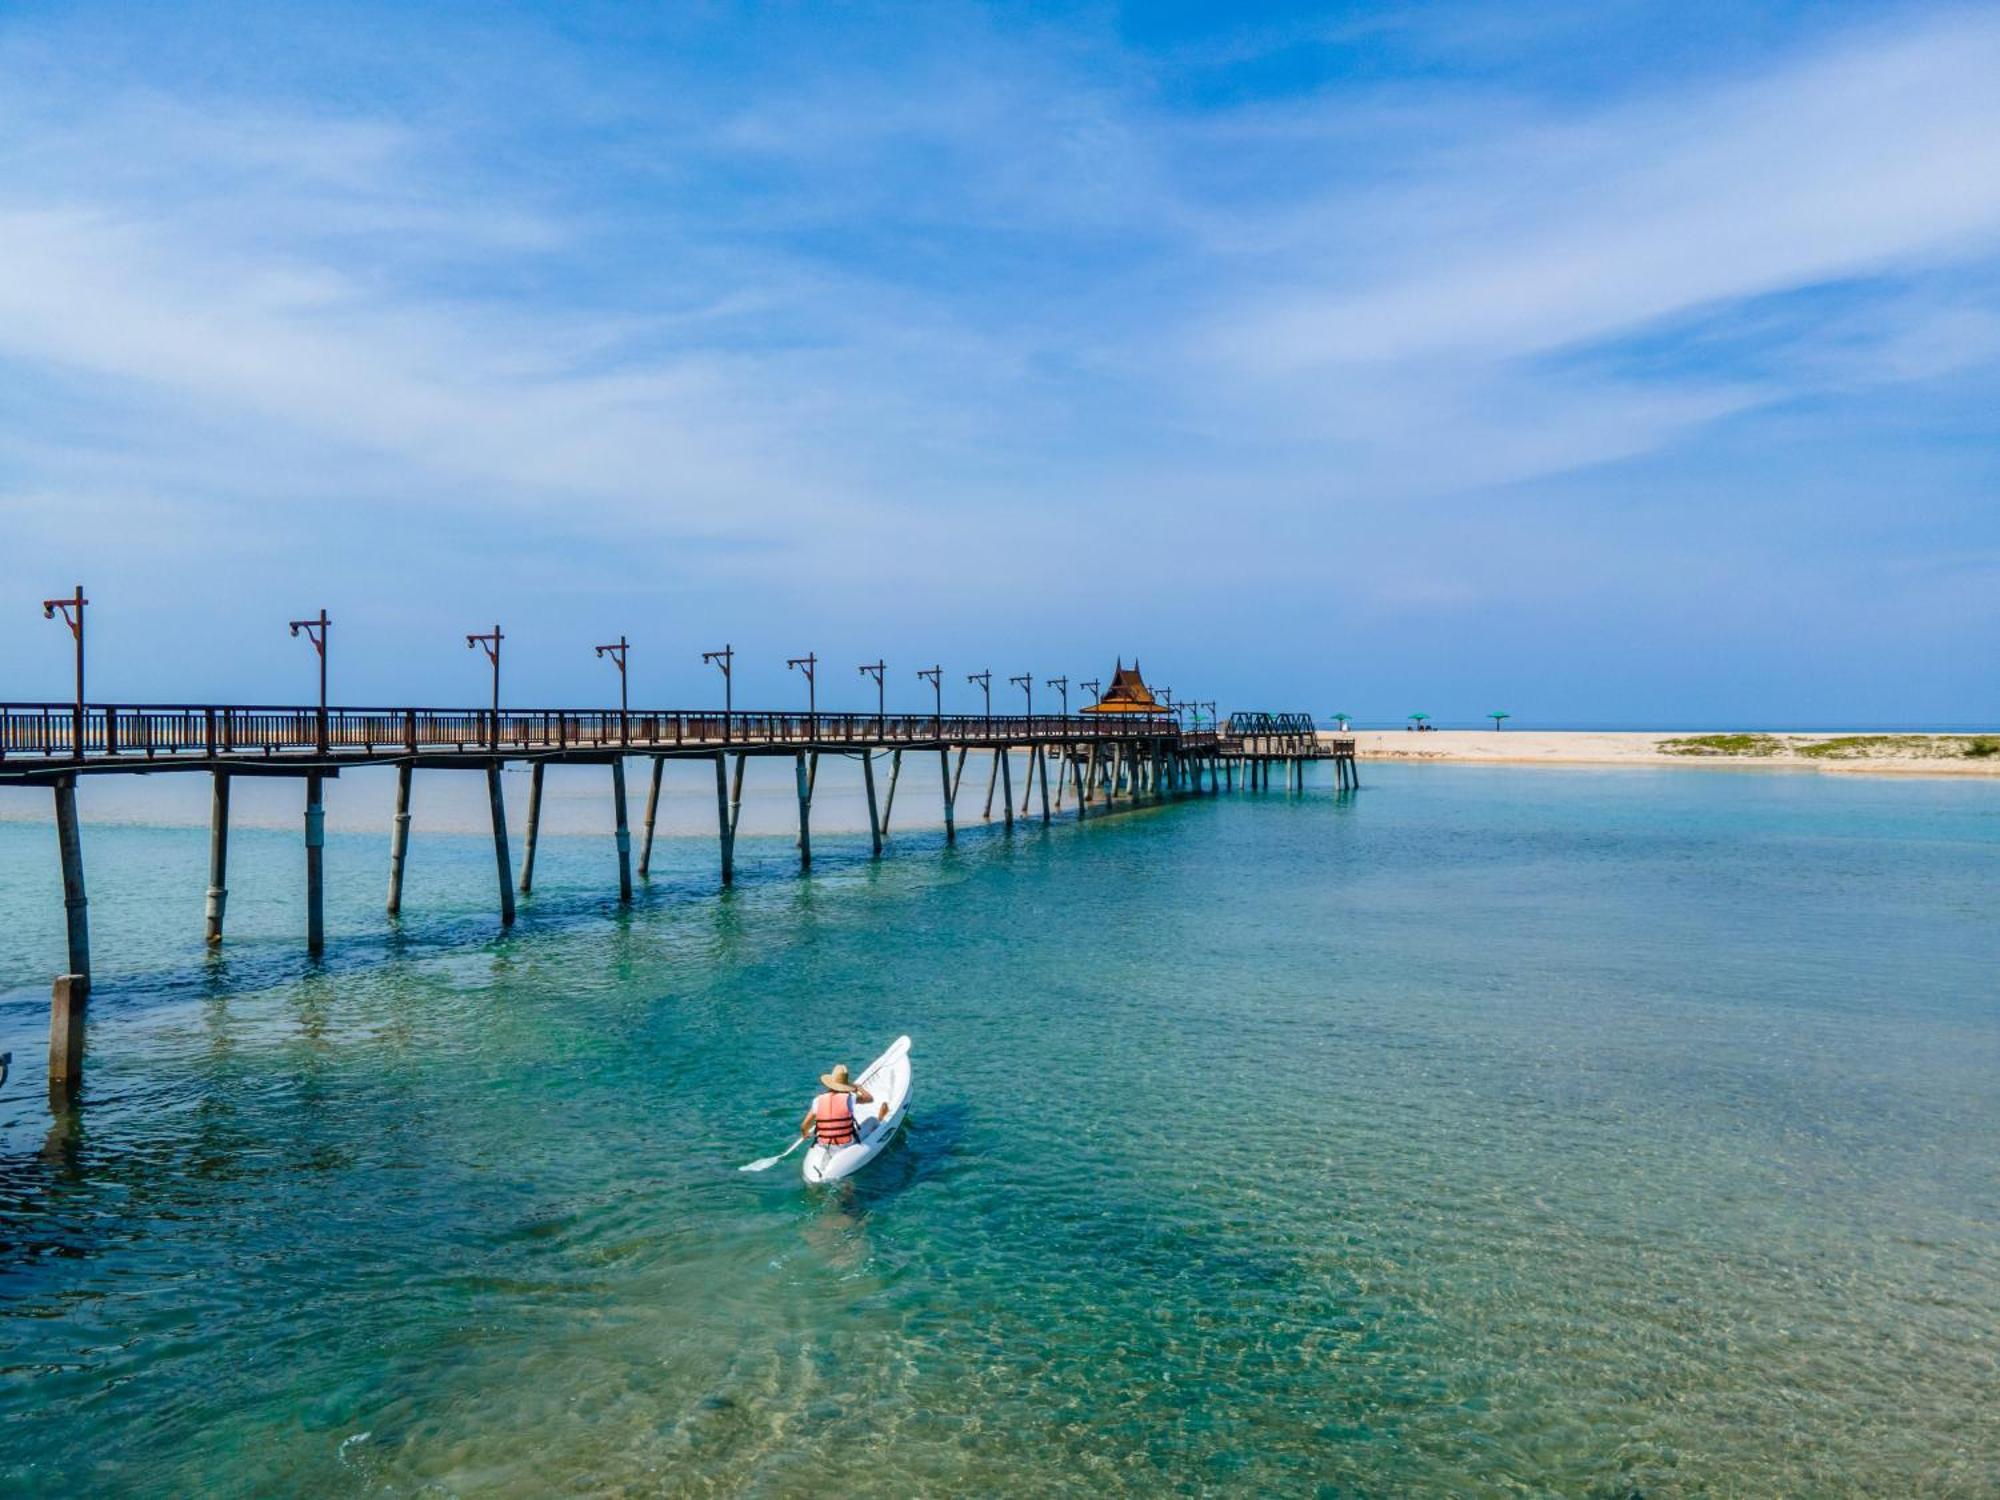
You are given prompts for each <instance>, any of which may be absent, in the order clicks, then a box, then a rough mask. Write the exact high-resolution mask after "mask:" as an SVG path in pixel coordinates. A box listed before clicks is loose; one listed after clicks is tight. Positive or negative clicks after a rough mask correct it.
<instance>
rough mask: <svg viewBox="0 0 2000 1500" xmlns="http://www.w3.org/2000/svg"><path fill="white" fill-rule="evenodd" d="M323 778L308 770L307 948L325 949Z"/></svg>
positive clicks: (311, 949)
mask: <svg viewBox="0 0 2000 1500" xmlns="http://www.w3.org/2000/svg"><path fill="white" fill-rule="evenodd" d="M325 795H326V793H325V783H324V778H323V777H321V776H320V774H319V773H318V772H317V771H309V772H307V773H306V952H308V953H310V954H313V955H314V956H315V957H317V956H318V955H319V954H321V953H323V952H325V951H326V860H325V854H326V802H325V800H324V799H325Z"/></svg>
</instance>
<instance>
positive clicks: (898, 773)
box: [882, 750, 903, 839]
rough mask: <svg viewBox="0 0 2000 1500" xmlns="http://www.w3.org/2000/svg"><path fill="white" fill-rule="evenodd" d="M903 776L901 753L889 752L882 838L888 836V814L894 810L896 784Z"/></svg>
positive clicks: (883, 804)
mask: <svg viewBox="0 0 2000 1500" xmlns="http://www.w3.org/2000/svg"><path fill="white" fill-rule="evenodd" d="M902 775H903V752H902V751H901V750H895V751H891V752H890V755H889V795H888V796H886V797H884V798H883V799H882V837H883V838H885V839H886V838H888V836H889V814H891V813H893V812H894V811H895V810H896V783H897V782H898V781H899V780H901V779H902Z"/></svg>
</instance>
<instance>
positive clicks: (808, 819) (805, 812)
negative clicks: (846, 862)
mask: <svg viewBox="0 0 2000 1500" xmlns="http://www.w3.org/2000/svg"><path fill="white" fill-rule="evenodd" d="M796 770H797V773H798V779H799V872H800V873H801V874H804V873H805V872H806V871H807V870H810V869H811V868H812V862H813V846H812V773H811V772H810V771H809V770H807V768H806V753H805V751H803V750H801V751H799V752H798V754H797V757H796Z"/></svg>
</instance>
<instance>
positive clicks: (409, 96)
mask: <svg viewBox="0 0 2000 1500" xmlns="http://www.w3.org/2000/svg"><path fill="white" fill-rule="evenodd" d="M1996 78H2000V9H1996V8H1994V7H1991V6H1988V7H1981V8H1940V7H1933V6H1868V7H1859V6H1846V5H1840V4H1813V5H1760V4H1756V3H1750V0H1736V3H1729V4H1705V3H1677V4H1671V5H1669V4H1657V5H1656V4H1634V3H1617V0H1597V3H1591V4H1575V5H1571V4H1564V3H1555V4H1543V5H1536V6H1519V5H1512V4H1483V3H1482V4H1448V5H1437V6H1413V5H1395V6H1363V5H1348V6H1336V7H1320V8H1300V7H1288V6H1271V7H1242V6H1233V7H1217V6H1193V5H1186V6H1172V5H1149V6H1144V7H1132V8H1126V9H1121V8H1118V7H1115V6H1053V7H1050V6H1043V7H1031V6H1008V7H1004V8H996V9H981V8H976V7H963V6H956V5H950V4H927V5H923V6H909V7H896V8H877V7H868V6H796V7H780V6H764V7H742V8H736V7H730V6H721V5H718V6H698V5H688V6H659V7H654V6H638V5H627V6H592V5H561V6H545V7H544V6H505V5H498V4H479V5H465V6H449V5H430V6H424V7H410V6H404V5H383V6H365V5H337V4H319V5H313V6H297V7H286V6H269V5H246V6H241V7H234V6H220V5H211V6H174V7H165V6H151V5H131V6H115V5H55V4H22V5H16V6H12V7H9V8H7V9H5V10H4V11H0V526H4V535H5V537H6V539H7V542H6V545H5V546H4V547H3V548H0V599H13V600H15V601H17V603H16V605H15V606H12V607H8V608H5V609H0V681H4V688H0V695H4V696H5V697H8V698H15V699H20V698H30V699H32V698H42V697H61V696H62V695H63V694H64V693H65V692H66V691H67V687H68V677H67V673H68V658H67V653H66V643H65V642H64V640H63V639H62V637H61V635H60V632H59V628H58V627H56V626H53V625H49V624H46V623H44V622H43V621H42V619H41V617H40V611H39V609H38V608H37V607H36V605H37V603H38V602H39V600H40V599H41V598H43V597H44V596H46V595H48V594H52V593H56V592H59V591H62V590H64V589H66V588H67V586H68V585H69V584H71V583H72V582H74V581H76V580H77V579H79V578H81V579H82V580H83V581H85V582H86V583H87V584H88V586H89V589H90V592H91V594H92V596H93V599H94V600H95V604H94V609H93V618H92V632H93V651H92V671H93V675H94V683H93V696H94V697H98V696H101V697H107V698H115V699H119V700H124V701H131V700H135V699H136V700H144V701H180V700H184V699H195V700H199V699H203V698H211V697H223V696H229V697H247V698H254V699H261V700H267V701H268V700H277V701H290V700H293V699H296V698H299V697H301V696H303V695H304V694H305V693H306V691H307V688H308V686H309V684H310V683H311V681H312V670H311V661H310V655H309V653H308V652H307V651H306V648H305V647H304V645H303V644H302V643H300V642H298V641H294V640H291V639H289V638H288V637H287V636H286V633H285V631H284V628H283V627H284V622H285V621H286V620H287V619H289V618H291V617H292V616H294V615H301V614H307V613H311V612H312V611H313V610H315V609H317V608H318V607H319V606H320V605H322V604H324V605H325V606H327V607H328V608H329V609H330V610H331V611H332V613H333V615H334V618H335V620H336V626H335V641H334V646H335V653H336V654H335V657H334V671H333V676H334V695H335V696H336V697H337V698H339V699H342V700H344V701H348V702H377V703H381V702H403V701H409V700H420V701H427V702H471V701H477V700H478V699H479V698H480V697H481V696H483V691H484V680H483V677H482V671H483V661H482V660H481V659H479V658H476V657H474V656H473V655H471V654H470V653H468V652H467V651H466V649H465V647H464V644H463V635H464V633H465V632H466V631H468V630H474V629H481V628H485V627H487V626H489V625H490V624H491V623H492V622H493V621H494V620H496V619H498V620H500V621H501V622H503V624H504V626H505V628H506V630H507V632H508V638H509V639H508V648H507V676H508V696H509V697H510V699H513V700H515V701H520V702H527V701H531V700H532V701H537V702H551V701H567V702H572V703H579V704H588V703H592V702H601V701H604V700H605V699H606V698H607V697H608V696H610V695H611V694H612V693H613V692H614V690H615V678H614V677H613V675H612V673H611V671H610V669H609V668H608V667H606V666H604V665H603V664H602V663H600V662H597V661H595V660H593V659H592V657H591V654H590V650H589V648H590V646H591V645H592V644H594V643H596V642H598V641H601V640H607V639H611V638H613V637H615V636H616V635H617V634H618V633H619V632H621V631H623V632H625V633H627V634H629V635H630V636H631V637H632V639H633V641H634V649H633V654H632V671H633V689H634V693H635V697H637V698H641V699H645V700H647V701H653V702H672V703H677V704H680V703H699V702H706V701H709V700H710V699H711V698H712V697H714V696H715V686H716V684H715V682H714V680H713V674H712V673H709V672H706V671H705V669H704V668H703V667H702V666H701V664H700V661H699V653H700V651H702V650H703V649H706V648H711V647H715V646H720V645H721V644H722V643H723V642H725V641H729V642H732V643H734V644H735V645H736V647H737V648H738V649H739V651H740V652H742V653H743V655H742V658H741V666H740V675H739V678H738V694H737V697H738V702H739V703H744V702H748V703H752V704H756V705H760V706H761V705H771V704H785V703H789V702H790V701H791V700H792V699H793V698H795V697H797V696H798V695H799V691H798V690H799V684H798V680H797V678H796V677H795V676H788V674H787V673H786V671H785V669H784V661H785V659H786V658H787V657H789V656H793V655H798V654H802V653H804V652H805V651H807V650H814V651H817V652H818V653H820V654H821V655H822V656H823V657H825V658H826V659H827V661H828V667H827V668H826V669H825V675H824V677H823V679H822V683H823V689H824V695H823V701H827V702H832V703H840V702H843V701H851V702H852V703H854V704H855V705H857V706H858V705H860V704H862V703H863V702H865V701H870V700H871V697H872V690H871V689H870V688H869V687H868V685H867V684H866V683H865V682H864V681H863V680H862V679H861V678H860V677H859V674H858V673H857V672H856V671H855V670H854V664H858V663H860V662H862V661H865V660H873V659H874V658H875V657H876V656H877V655H878V654H886V655H887V657H888V658H889V661H890V665H891V670H892V673H893V676H892V679H891V682H892V702H894V701H898V700H900V701H903V702H906V703H908V704H911V705H912V706H914V705H916V704H918V703H921V702H924V701H926V700H927V689H924V688H923V687H922V685H921V684H919V683H918V682H917V681H916V680H915V677H914V672H915V670H916V668H918V667H919V666H924V665H928V664H929V663H930V662H931V661H933V660H942V661H943V662H944V663H945V665H946V667H947V669H948V670H949V672H950V673H951V680H952V681H953V682H954V684H955V696H956V697H957V698H958V700H959V702H960V706H964V705H965V704H966V703H967V702H968V701H970V699H969V694H970V690H968V689H966V688H965V687H964V685H963V682H962V678H963V674H964V673H965V672H967V671H971V670H976V669H978V668H980V667H985V666H991V667H992V668H993V669H994V670H995V672H996V674H998V675H1000V676H1007V675H1012V674H1013V673H1016V672H1021V671H1024V670H1032V671H1034V672H1035V673H1036V674H1038V676H1044V677H1045V676H1049V675H1054V674H1057V673H1064V672H1066V673H1068V674H1069V675H1070V676H1071V677H1072V678H1082V677H1087V676H1090V675H1092V674H1094V673H1101V672H1103V671H1104V670H1106V669H1107V668H1108V667H1109V665H1110V662H1111V659H1112V658H1113V657H1114V656H1115V655H1117V654H1119V653H1123V654H1124V655H1126V656H1127V657H1129V656H1131V655H1132V654H1133V653H1135V652H1136V653H1138V654H1140V655H1141V656H1142V658H1143V659H1144V661H1145V664H1146V666H1147V669H1148V671H1149V673H1150V674H1151V675H1154V676H1155V677H1157V678H1159V679H1161V680H1163V681H1164V682H1166V683H1167V685H1169V686H1172V687H1174V688H1176V689H1177V690H1178V691H1179V692H1180V693H1181V694H1182V695H1183V696H1201V697H1216V698H1219V699H1222V700H1224V702H1225V707H1227V706H1229V705H1230V704H1235V705H1236V706H1242V707H1249V706H1269V707H1274V708H1287V709H1290V708H1312V709H1315V710H1317V711H1321V712H1325V711H1328V710H1331V709H1335V708H1341V709H1347V710H1350V711H1353V712H1357V713H1360V714H1362V715H1363V716H1365V717H1381V718H1385V719H1386V718H1393V717H1399V716H1400V715H1402V714H1404V713H1407V712H1409V711H1411V710H1414V709H1423V710H1426V711H1428V712H1430V713H1432V714H1434V715H1436V716H1438V717H1439V718H1441V719H1464V720H1472V719H1476V718H1477V717H1478V716H1479V715H1481V714H1483V713H1484V712H1486V711H1487V710H1488V709H1490V708H1506V709H1509V710H1511V711H1512V712H1513V713H1514V714H1515V716H1516V722H1518V723H1521V724H1523V725H1526V724H1531V723H1535V722H1607V723H1618V722H1626V723H1645V722H1659V723H1694V722H1711V723H1717V724H1723V723H1743V722H1755V721H1766V722H1787V723H1800V722H1819V723H1827V724H1831V723H1834V722H1857V723H1858V722H1866V723H1892V722H1912V723H1916V722H1954V723H1957V722H1974V721H1978V722H1985V723H1991V722H1993V721H1995V720H1996V719H2000V707H1996V704H2000V666H1996V661H2000V656H1996V653H1995V651H1994V649H1993V643H1994V642H1995V640H1996V638H2000V587H1996V585H2000V518H1997V517H1996V512H1995V506H1994V504H1993V496H1994V493H1995V489H1996V481H2000V448H1996V444H1995V438H1996V436H2000V399H1996V398H2000V87H1996V86H1995V84H1994V80H1995V79H1996Z"/></svg>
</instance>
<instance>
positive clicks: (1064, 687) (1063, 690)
mask: <svg viewBox="0 0 2000 1500" xmlns="http://www.w3.org/2000/svg"><path fill="white" fill-rule="evenodd" d="M1042 686H1043V687H1052V688H1054V689H1055V690H1056V691H1057V692H1058V693H1060V694H1061V695H1062V716H1063V717H1064V718H1065V719H1067V718H1068V717H1069V679H1068V678H1067V677H1051V678H1048V679H1047V680H1046V681H1044V682H1043V683H1042Z"/></svg>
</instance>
